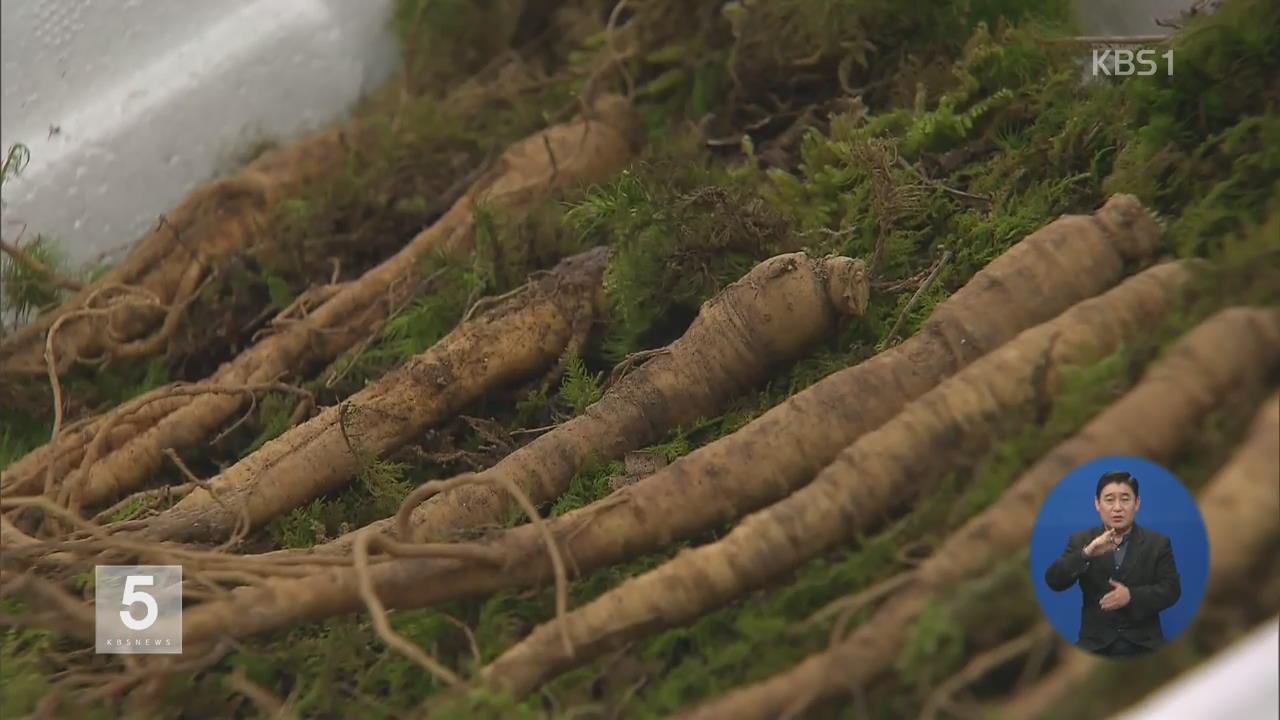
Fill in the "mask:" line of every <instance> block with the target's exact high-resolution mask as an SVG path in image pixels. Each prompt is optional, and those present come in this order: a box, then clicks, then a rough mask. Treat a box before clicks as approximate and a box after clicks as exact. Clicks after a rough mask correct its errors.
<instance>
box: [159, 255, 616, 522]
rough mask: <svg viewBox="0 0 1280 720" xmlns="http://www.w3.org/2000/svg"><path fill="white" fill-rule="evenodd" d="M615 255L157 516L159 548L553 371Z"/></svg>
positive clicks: (275, 506) (297, 493)
mask: <svg viewBox="0 0 1280 720" xmlns="http://www.w3.org/2000/svg"><path fill="white" fill-rule="evenodd" d="M608 258H609V251H608V248H604V247H600V248H596V249H594V250H590V251H587V252H585V253H582V254H579V255H575V256H573V257H570V258H566V259H565V260H563V261H561V263H560V264H559V265H558V266H557V267H556V268H554V269H553V270H551V271H550V272H547V273H543V274H541V275H540V276H539V277H538V279H537V280H535V281H533V282H531V283H530V284H529V285H527V286H525V291H524V292H522V293H519V294H516V295H514V296H513V297H511V298H509V299H508V300H506V301H505V302H504V303H502V304H500V305H498V306H496V307H494V308H492V309H491V310H489V311H487V312H485V313H483V314H481V315H479V316H477V317H474V318H472V319H471V320H469V321H467V322H465V323H463V324H461V325H459V326H458V327H457V328H455V329H454V330H453V331H452V332H450V333H449V334H448V335H446V336H445V337H443V338H441V339H440V341H439V342H437V343H436V344H435V345H433V346H432V347H431V348H430V349H429V350H427V351H426V352H424V353H422V354H421V355H418V356H416V357H413V358H410V359H409V360H408V361H407V362H406V363H405V364H404V365H403V366H401V367H400V368H398V369H397V370H395V371H393V372H391V373H389V374H387V375H385V376H384V377H383V378H382V379H381V380H379V381H377V382H375V383H372V384H370V385H369V386H367V387H365V388H364V389H363V390H361V391H359V392H357V393H356V394H355V395H352V396H351V397H350V398H348V399H347V400H346V401H344V402H342V403H340V404H338V405H334V406H332V407H329V408H326V409H325V410H323V411H322V412H320V413H319V414H318V415H316V416H315V417H313V418H311V419H310V420H308V421H307V422H305V423H303V424H301V425H299V426H297V427H295V428H292V429H291V430H288V431H287V432H285V433H284V434H282V435H280V436H279V437H277V438H275V439H274V440H271V441H270V442H268V443H267V444H266V445H264V446H263V447H262V448H261V449H259V450H258V451H256V452H254V453H252V454H250V455H249V456H247V457H245V458H244V459H242V460H240V461H239V462H237V463H236V464H235V465H233V466H231V467H230V468H227V469H226V470H225V471H223V472H222V473H221V474H220V475H218V476H217V477H215V478H213V479H212V480H210V481H209V482H208V484H207V489H206V487H201V488H197V489H196V490H194V491H193V492H192V493H191V494H189V495H187V496H186V497H184V498H183V499H182V500H180V501H178V503H177V504H175V505H174V506H173V507H171V508H169V509H168V510H165V511H164V512H162V513H161V514H159V515H157V516H155V517H153V518H149V519H148V520H147V521H146V528H145V529H144V530H142V531H141V534H142V535H143V536H144V537H146V538H149V539H152V540H181V541H196V542H210V541H219V540H224V539H226V538H227V537H228V536H230V535H231V534H232V532H233V531H235V529H236V525H237V522H239V521H240V518H241V516H242V515H243V516H244V517H247V521H248V523H249V527H248V528H244V527H243V526H242V528H241V530H242V531H247V530H250V529H254V528H257V527H260V526H261V525H262V524H263V523H264V522H267V521H269V520H271V519H272V518H274V517H276V516H278V515H280V514H282V513H286V512H288V511H289V510H291V509H293V508H295V507H298V506H299V505H302V504H304V503H306V502H307V501H308V500H310V499H311V498H313V497H316V496H318V495H320V494H322V493H325V492H328V491H330V490H332V489H334V488H335V487H337V486H339V485H340V484H342V483H344V482H346V481H347V480H349V479H350V478H351V477H353V476H354V475H355V474H356V473H357V472H359V470H360V467H361V463H365V462H370V461H372V460H375V459H378V458H381V457H383V456H385V455H386V454H387V453H389V452H392V451H394V450H397V449H399V448H400V447H402V446H403V445H404V444H405V443H406V442H408V441H410V440H411V439H413V438H414V437H416V436H418V435H420V434H421V433H423V432H425V431H426V430H427V429H428V428H431V427H434V426H437V425H439V424H440V423H442V422H444V421H446V420H448V419H449V418H450V417H452V416H453V415H455V414H456V413H457V412H459V411H460V410H462V409H463V408H465V407H466V406H467V405H469V404H471V403H473V402H475V401H476V400H478V399H479V398H480V397H481V396H482V395H484V394H485V393H486V392H489V391H491V390H494V389H497V388H500V387H503V386H505V385H507V384H508V383H511V382H515V381H518V380H522V379H528V378H530V377H532V376H533V375H535V374H536V373H539V372H543V371H545V370H546V368H547V367H549V366H551V365H553V364H554V363H555V362H556V360H557V359H558V358H560V357H561V356H562V355H563V354H564V353H565V352H566V350H567V348H568V347H569V344H570V342H571V341H573V340H574V338H575V337H577V336H579V335H580V334H582V333H583V331H584V330H585V329H586V328H589V327H590V326H591V322H592V320H593V319H594V317H595V315H596V312H597V310H598V309H599V308H600V306H601V303H602V302H603V288H602V286H601V278H602V277H603V275H604V270H605V266H606V265H607V264H608Z"/></svg>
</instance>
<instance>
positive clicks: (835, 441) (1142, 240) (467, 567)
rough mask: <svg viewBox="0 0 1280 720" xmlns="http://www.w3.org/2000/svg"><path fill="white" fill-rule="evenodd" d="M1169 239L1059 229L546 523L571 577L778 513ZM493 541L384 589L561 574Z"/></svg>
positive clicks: (1124, 213) (466, 589) (279, 596)
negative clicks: (924, 404)
mask: <svg viewBox="0 0 1280 720" xmlns="http://www.w3.org/2000/svg"><path fill="white" fill-rule="evenodd" d="M1159 237H1160V234H1159V226H1158V225H1157V224H1156V223H1155V221H1154V220H1153V219H1152V218H1151V217H1150V215H1148V214H1147V213H1146V212H1145V211H1144V210H1143V209H1142V207H1141V206H1140V205H1139V204H1138V203H1137V202H1136V201H1135V200H1134V199H1133V198H1132V197H1129V196H1117V197H1115V198H1113V199H1112V200H1110V201H1109V202H1108V203H1107V205H1106V206H1105V207H1104V208H1102V209H1101V210H1100V211H1099V212H1098V213H1096V214H1095V215H1094V216H1092V217H1089V216H1084V217H1081V216H1068V217H1064V218H1061V219H1059V220H1056V221H1054V222H1053V223H1051V224H1050V225H1048V226H1047V227H1045V228H1043V229H1041V230H1039V231H1037V232H1035V233H1033V234H1031V235H1030V236H1028V237H1027V238H1025V239H1024V240H1023V241H1022V242H1021V243H1019V244H1018V245H1016V246H1014V247H1013V248H1011V249H1010V250H1009V251H1007V252H1005V253H1004V254H1003V255H1001V256H1000V257H998V258H996V259H995V260H993V261H992V262H991V263H989V264H988V265H987V266H986V267H985V268H983V269H982V270H981V271H979V272H978V273H977V274H975V275H974V277H973V278H972V279H971V280H970V281H969V282H968V283H967V284H966V285H965V286H964V287H963V288H961V289H960V290H958V291H956V292H955V293H954V294H953V295H952V296H951V297H950V298H948V299H947V300H946V301H944V302H943V303H942V304H940V305H939V306H938V307H937V308H936V309H935V310H934V311H933V313H932V314H931V316H930V318H929V319H928V320H927V321H926V323H925V326H924V328H923V329H922V330H921V331H920V332H919V333H917V334H916V335H915V336H913V337H911V338H909V339H908V340H906V341H905V342H903V343H902V344H900V345H897V346H895V347H893V348H892V349H890V350H887V351H885V352H883V353H880V354H879V355H876V356H875V357H873V358H871V359H869V360H867V361H865V362H863V363H860V364H858V365H856V366H853V367H851V368H847V369H845V370H841V371H838V372H835V373H833V374H831V375H829V376H828V377H826V378H824V379H822V380H820V381H818V382H817V383H815V384H814V385H812V386H810V387H809V388H807V389H805V390H803V391H801V392H799V393H796V394H795V395H794V396H792V397H791V398H789V399H788V400H787V401H786V402H784V403H781V404H780V405H778V406H776V407H774V408H772V409H770V410H769V411H767V412H765V413H764V414H763V415H761V416H760V417H759V418H757V419H755V420H754V421H752V422H751V423H749V424H747V425H746V426H745V427H743V428H742V429H740V430H739V431H737V432H735V433H733V434H731V435H728V436H726V437H724V438H721V439H720V440H717V441H716V442H713V443H710V444H708V445H706V446H704V447H701V448H699V449H697V450H695V451H693V452H692V453H690V454H688V455H686V456H684V457H682V458H680V459H679V460H677V461H675V462H673V463H672V464H671V465H668V466H666V467H664V468H662V469H661V470H659V471H657V472H656V473H654V474H653V475H650V476H649V477H647V478H644V479H643V480H641V481H639V482H637V483H635V484H633V485H630V486H627V487H624V488H622V489H621V490H619V491H617V492H615V493H614V494H612V495H610V496H609V497H607V498H605V499H603V500H601V501H598V502H596V503H593V504H591V505H588V506H587V507H584V508H581V509H579V510H575V511H573V512H570V513H567V514H565V515H563V516H560V517H557V518H555V519H553V520H551V521H550V522H549V523H548V525H549V526H550V527H551V528H552V529H553V532H554V534H555V536H556V537H557V542H558V543H560V544H561V545H562V547H563V549H564V551H565V552H566V554H567V555H568V556H569V557H570V558H571V560H572V565H573V567H575V568H576V569H577V570H578V571H580V572H587V571H589V570H591V569H593V568H596V567H600V566H601V565H604V564H607V563H611V562H620V561H622V560H625V559H627V558H630V557H634V556H636V555H639V554H642V553H645V552H649V551H651V550H654V549H657V548H660V547H662V546H663V545H665V544H667V543H669V542H672V541H673V540H675V539H677V538H682V537H689V536H690V535H692V534H695V533H697V532H701V531H703V530H705V529H707V528H711V527H715V526H717V525H720V524H723V523H726V522H729V521H731V520H733V519H734V518H737V517H741V516H742V515H744V514H746V513H748V512H751V511H752V510H755V509H757V508H760V507H763V506H765V505H768V504H769V503H770V502H774V501H776V500H778V499H780V498H782V497H784V496H786V495H787V493H789V492H791V491H792V490H794V489H796V488H798V487H800V486H802V485H803V484H804V483H805V482H807V481H808V480H811V479H812V478H813V475H814V474H815V473H816V472H818V470H820V469H821V468H822V467H824V466H825V465H827V464H829V463H830V462H831V461H832V460H833V459H834V458H835V457H836V455H837V454H839V452H840V451H841V450H842V449H844V448H845V447H846V446H848V445H849V444H850V443H851V442H853V441H854V440H855V439H857V438H858V437H859V436H860V435H862V434H863V433H865V432H868V431H870V430H872V429H874V428H875V427H877V426H878V425H880V424H881V423H883V422H885V421H887V420H888V419H889V418H891V417H893V415H894V414H896V413H897V412H898V411H899V410H901V409H902V408H903V407H904V406H905V405H906V404H907V403H908V402H910V401H911V400H913V399H915V398H916V397H919V396H920V395H922V394H924V393H925V392H927V391H928V390H929V389H930V388H931V387H933V386H934V385H936V384H937V383H938V382H940V381H941V380H943V379H945V378H946V377H948V376H950V375H952V374H954V373H955V372H956V371H957V370H958V369H959V368H960V367H962V366H964V365H966V364H968V363H969V362H972V361H973V360H975V359H977V358H978V357H981V356H982V355H984V354H985V353H986V352H988V351H989V350H991V349H993V348H994V347H997V346H999V345H1001V344H1003V343H1004V342H1007V341H1008V340H1010V339H1012V338H1013V337H1014V336H1016V335H1017V334H1018V333H1019V332H1021V331H1022V330H1024V329H1026V328H1028V327H1031V326H1034V325H1036V324H1038V323H1040V322H1044V321H1045V320H1048V319H1050V318H1052V317H1054V316H1056V315H1057V314H1059V313H1061V312H1062V311H1064V310H1066V309H1067V308H1069V307H1071V306H1072V305H1075V304H1076V303H1077V302H1079V301H1080V300H1083V299H1086V298H1089V297H1093V296H1095V295H1097V294H1099V293H1101V292H1103V291H1105V290H1106V289H1107V288H1108V287H1111V286H1112V285H1114V284H1115V283H1116V282H1117V281H1119V280H1120V278H1121V277H1123V276H1124V271H1125V263H1126V260H1140V259H1142V258H1145V257H1149V256H1150V254H1151V253H1152V252H1153V251H1154V249H1155V248H1156V246H1157V243H1158V240H1159ZM487 545H488V546H490V547H492V548H493V549H494V551H495V552H497V553H499V554H500V555H501V556H502V557H505V558H507V560H506V562H505V563H504V567H501V568H492V567H482V566H477V565H474V564H469V563H464V562H450V561H442V560H424V559H396V560H393V561H391V562H387V563H381V564H379V565H376V566H374V567H372V568H371V569H370V575H371V578H372V582H373V583H374V584H375V585H376V587H377V591H378V596H379V597H380V598H383V599H384V601H385V602H386V604H387V606H388V607H422V606H426V605H430V604H432V603H435V602H441V601H444V600H448V599H452V598H457V597H461V596H466V595H471V594H479V593H485V592H493V591H496V590H499V589H502V588H508V587H518V586H525V585H530V584H534V583H539V582H544V581H546V580H547V579H549V578H550V577H551V572H552V568H551V566H550V564H549V563H548V561H547V558H546V553H545V552H544V550H543V544H542V542H541V540H540V539H539V536H538V535H537V534H536V532H534V531H533V529H532V528H528V527H519V528H515V529H513V530H510V531H508V532H506V533H503V534H502V535H501V536H499V537H497V538H495V539H494V540H492V541H491V542H490V543H488V544H487ZM359 607H360V596H359V592H358V586H357V583H356V580H355V577H354V574H353V573H352V572H351V571H350V569H349V568H328V569H325V570H323V571H319V572H317V573H316V574H315V576H314V577H310V578H301V579H296V580H290V581H281V582H278V583H277V582H272V583H271V584H270V585H269V586H267V587H263V588H243V589H237V590H235V591H233V592H232V597H231V598H229V599H228V600H225V601H219V602H214V603H208V604H206V605H203V606H199V607H194V608H192V609H191V611H190V612H189V613H187V615H186V616H185V619H184V632H185V633H187V634H186V637H187V638H188V639H189V640H191V641H193V642H194V641H195V640H197V639H199V638H206V639H207V638H212V637H217V636H218V635H220V634H223V633H235V634H245V635H248V634H252V633H256V632H262V631H267V630H270V629H273V628H279V627H287V626H289V625H291V624H294V623H297V622H304V621H307V620H316V619H320V618H324V617H328V616H330V615H334V614H339V613H346V612H352V611H355V610H357V609H359ZM250 609H252V612H249V610H250ZM233 619H234V621H232V620H233Z"/></svg>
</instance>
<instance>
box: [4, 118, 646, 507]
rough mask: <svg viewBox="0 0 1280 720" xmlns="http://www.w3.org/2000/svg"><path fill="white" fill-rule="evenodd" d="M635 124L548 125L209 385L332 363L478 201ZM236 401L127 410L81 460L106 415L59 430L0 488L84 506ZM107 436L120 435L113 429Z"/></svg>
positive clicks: (458, 252)
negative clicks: (100, 449) (54, 488)
mask: <svg viewBox="0 0 1280 720" xmlns="http://www.w3.org/2000/svg"><path fill="white" fill-rule="evenodd" d="M635 127H636V120H635V118H634V111H633V109H632V107H631V105H630V104H629V103H628V102H627V101H626V100H624V99H622V98H620V97H618V96H613V95H608V96H602V97H601V98H599V99H598V100H597V101H596V106H595V108H594V110H593V112H592V114H591V118H590V119H588V118H580V119H579V120H577V121H575V122H572V123H567V124H564V125H557V126H554V127H551V128H548V129H547V130H544V131H542V132H540V133H537V134H535V135H533V136H532V137H530V138H527V139H525V140H522V141H520V142H519V143H517V144H515V145H513V146H512V147H511V148H509V149H508V150H507V151H506V153H505V154H504V155H503V156H502V157H501V158H499V160H498V164H497V166H496V167H495V170H494V173H492V174H491V175H490V176H489V177H486V178H483V179H481V180H478V181H477V182H476V183H475V184H474V185H472V187H471V188H470V189H469V190H468V192H467V193H466V194H465V195H463V196H462V197H461V198H460V199H459V200H458V201H457V202H456V203H454V205H453V207H452V208H451V209H450V210H449V211H448V212H447V213H446V214H445V215H444V216H443V217H441V218H440V220H439V221H437V222H436V223H435V224H433V225H432V226H431V227H430V228H427V229H426V230H424V231H423V232H422V233H419V234H418V235H417V236H416V237H415V238H414V239H413V240H412V241H410V242H409V244H408V245H407V246H406V247H405V248H404V249H402V250H401V251H400V252H399V253H397V254H396V255H394V256H392V257H391V258H389V259H387V260H386V261H384V262H383V263H382V264H380V265H378V266H377V267H375V268H373V269H372V270H369V271H368V272H367V273H365V274H364V275H363V276H362V277H361V278H359V279H358V280H354V281H351V282H349V283H346V284H344V285H342V286H341V289H340V290H338V291H337V292H336V293H335V294H334V295H333V296H332V297H330V298H329V299H328V300H326V301H325V302H324V303H322V304H321V305H320V306H319V307H317V308H316V309H315V310H313V311H312V312H311V313H310V315H309V316H308V317H307V318H305V319H302V320H294V321H291V322H289V323H287V324H283V325H282V326H281V327H280V328H279V329H278V331H277V332H276V333H275V334H272V335H268V336H267V337H265V338H263V339H262V340H261V341H259V342H258V343H257V344H255V345H254V346H253V347H251V348H249V349H248V350H246V351H244V352H243V353H241V354H240V355H239V356H237V357H236V358H234V359H233V360H231V361H229V362H227V363H225V364H223V366H222V367H221V368H219V369H218V371H217V372H215V373H214V375H213V376H212V377H211V378H209V380H208V382H209V384H212V385H217V386H237V387H238V386H244V385H255V384H262V383H265V382H274V381H277V380H278V379H279V378H280V377H281V376H284V375H286V374H291V373H292V374H301V372H304V371H305V370H306V369H307V368H309V367H310V366H312V365H315V364H316V363H318V362H322V361H328V360H332V359H333V358H334V357H336V356H337V355H339V354H340V353H342V352H343V351H345V350H346V349H348V348H351V347H353V346H354V345H355V344H356V343H358V342H359V341H360V340H361V339H362V338H364V337H365V336H366V335H367V334H368V333H369V328H370V326H371V325H373V324H375V323H376V322H377V321H379V320H380V319H381V318H384V317H385V316H386V314H387V313H389V312H390V309H391V308H393V307H396V306H397V305H398V304H399V303H400V302H402V301H403V300H404V299H405V298H407V297H411V296H412V293H413V290H414V288H415V286H416V285H417V284H418V282H419V281H420V278H418V275H420V274H421V266H422V264H421V260H422V258H423V257H425V256H426V255H427V254H428V253H443V254H448V255H453V256H466V255H467V254H469V252H470V250H471V245H472V238H473V226H474V211H475V209H476V207H477V206H478V205H481V204H485V205H489V206H492V207H498V208H505V209H507V210H510V211H512V212H517V211H520V210H523V209H527V208H528V207H529V206H530V205H531V203H532V202H533V201H534V200H536V199H537V198H539V197H544V196H547V195H548V194H550V193H552V192H553V191H556V190H559V189H562V188H566V187H571V186H575V185H578V184H581V183H585V182H594V181H598V180H602V179H604V178H606V177H607V176H609V175H611V174H612V173H613V172H615V171H616V170H618V169H620V168H621V167H622V166H623V164H624V163H625V162H626V161H627V160H628V159H629V158H630V156H631V153H632V150H633V138H634V137H635V133H636V130H635ZM246 402H247V399H246V397H245V395H244V394H243V393H234V394H226V393H220V394H210V395H201V396H196V397H193V398H185V399H183V400H182V401H181V402H174V401H173V400H171V399H161V400H160V401H159V402H154V403H151V404H148V405H146V406H145V407H142V408H138V409H136V410H135V411H134V412H132V414H131V416H130V418H129V423H128V426H127V428H128V433H124V432H121V435H120V436H118V437H116V438H113V441H115V442H119V443H121V444H120V445H118V446H116V447H114V448H113V449H112V450H111V451H110V452H107V453H105V454H104V455H103V456H101V457H100V458H95V461H94V462H92V463H86V462H84V460H85V459H87V454H86V451H85V449H84V448H85V446H87V445H88V444H89V443H90V441H91V440H92V439H93V438H94V437H95V434H96V433H95V431H96V430H97V429H99V428H101V427H102V426H103V424H105V423H107V422H111V421H110V414H108V416H106V417H104V418H102V419H100V420H99V421H98V422H85V423H82V425H81V427H79V428H77V429H76V431H75V432H67V433H65V434H64V436H65V437H64V438H63V439H62V440H63V442H60V443H55V444H54V445H53V447H54V448H56V449H53V450H46V451H44V452H42V451H41V450H36V451H34V452H33V453H32V454H29V455H28V457H29V458H35V459H33V460H32V461H30V462H26V461H24V460H20V461H19V462H17V463H15V464H14V466H13V467H11V468H10V469H9V470H8V471H7V472H6V473H5V479H4V480H3V481H0V482H2V483H3V487H5V488H6V495H13V494H32V493H38V492H41V491H42V488H43V486H44V485H45V484H46V483H45V482H44V481H45V480H46V478H47V477H49V475H52V476H53V477H55V478H58V479H59V480H60V481H61V482H62V483H73V484H75V485H76V486H77V487H76V489H75V491H74V492H73V493H67V495H74V496H76V497H78V498H80V501H81V502H82V503H83V504H84V505H86V506H92V505H97V504H99V503H103V502H107V501H110V500H112V499H114V498H117V497H119V496H120V495H121V494H124V493H126V492H128V491H130V490H133V489H134V488H136V487H137V486H138V485H139V484H140V483H142V482H143V481H144V480H145V479H146V478H147V477H148V476H150V475H151V474H152V473H153V472H155V471H156V470H157V469H158V468H159V467H160V466H161V465H162V464H163V462H165V455H164V450H165V448H173V449H175V450H179V451H180V450H182V449H184V448H188V447H191V446H193V445H195V444H198V443H200V442H202V441H204V440H205V439H207V438H208V437H209V436H210V434H212V433H213V432H214V431H215V430H217V428H219V427H222V426H223V424H224V423H226V422H227V421H228V420H230V419H231V418H232V417H234V416H235V414H236V413H238V412H240V411H241V410H243V408H244V406H245V403H246ZM100 423H101V424H100ZM116 429H117V430H118V431H123V430H124V428H122V427H121V426H120V425H118V424H117V426H116ZM46 447H49V446H46Z"/></svg>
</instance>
